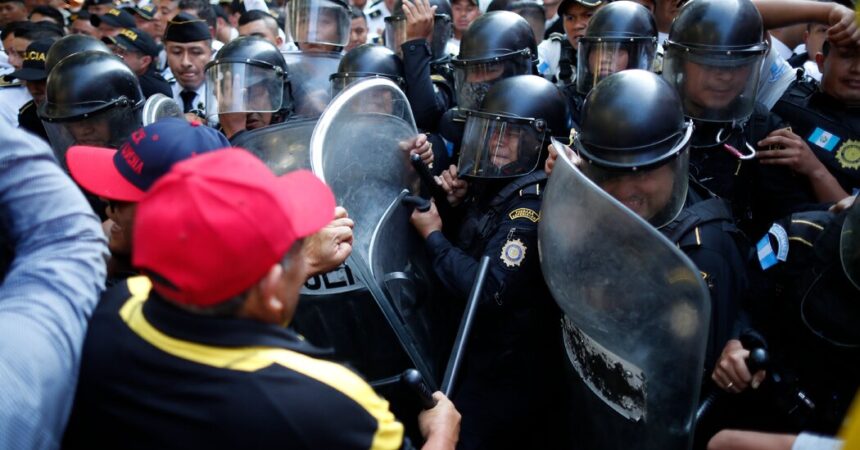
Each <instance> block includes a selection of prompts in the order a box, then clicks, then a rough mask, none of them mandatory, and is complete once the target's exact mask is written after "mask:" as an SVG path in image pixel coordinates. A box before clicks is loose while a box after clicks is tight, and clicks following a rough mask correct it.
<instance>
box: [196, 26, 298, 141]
mask: <svg viewBox="0 0 860 450" xmlns="http://www.w3.org/2000/svg"><path fill="white" fill-rule="evenodd" d="M205 71H206V93H207V95H208V98H207V99H206V102H205V104H206V117H207V118H212V117H215V116H217V117H218V123H220V125H221V128H222V130H223V131H224V134H225V135H226V136H227V137H228V138H229V139H233V137H234V136H236V135H237V134H238V133H240V132H241V131H243V130H253V129H256V128H262V127H265V126H268V125H271V124H273V123H278V122H282V121H284V120H285V119H286V118H287V117H288V116H289V115H290V112H291V110H290V108H291V107H292V100H291V97H290V88H289V77H288V74H287V63H286V62H285V61H284V57H283V56H282V55H281V52H280V51H278V48H277V47H275V45H274V44H272V43H271V42H269V41H267V40H265V39H263V38H260V37H256V36H242V37H239V38H236V39H234V40H232V41H230V42H229V43H228V44H227V45H225V46H224V47H223V48H221V50H219V51H218V54H217V55H216V56H215V59H214V60H212V61H211V62H209V63H208V64H206V69H205Z"/></svg>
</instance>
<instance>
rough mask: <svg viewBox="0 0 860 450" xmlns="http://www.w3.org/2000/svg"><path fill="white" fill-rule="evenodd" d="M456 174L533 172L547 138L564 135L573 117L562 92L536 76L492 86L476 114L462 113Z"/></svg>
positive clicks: (499, 175) (491, 175) (481, 175)
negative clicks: (464, 125)
mask: <svg viewBox="0 0 860 450" xmlns="http://www.w3.org/2000/svg"><path fill="white" fill-rule="evenodd" d="M465 113H466V127H465V130H464V132H463V141H462V144H461V150H460V161H459V163H458V167H459V168H460V176H464V177H472V178H508V177H516V176H520V175H525V174H527V173H530V172H532V171H534V170H535V169H536V168H537V167H538V165H539V164H540V163H541V161H542V160H543V159H544V156H545V155H544V152H543V149H544V148H546V146H547V144H548V143H549V141H550V137H551V136H559V137H567V135H568V133H569V132H570V127H571V115H570V110H569V109H568V105H567V100H566V99H565V97H564V94H562V93H561V91H560V90H559V89H558V87H556V86H555V85H554V84H552V83H551V82H549V81H547V80H546V79H544V78H541V77H538V76H535V75H520V76H514V77H510V78H505V79H504V80H501V81H499V82H498V83H496V84H494V85H493V86H492V87H491V88H490V90H489V91H487V95H486V96H485V97H484V99H483V101H482V102H481V107H480V109H478V110H465Z"/></svg>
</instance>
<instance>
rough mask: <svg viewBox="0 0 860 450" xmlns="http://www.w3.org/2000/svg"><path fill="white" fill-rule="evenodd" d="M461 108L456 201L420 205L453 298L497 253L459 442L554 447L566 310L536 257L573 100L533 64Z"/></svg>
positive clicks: (421, 222) (470, 358) (470, 359)
mask: <svg viewBox="0 0 860 450" xmlns="http://www.w3.org/2000/svg"><path fill="white" fill-rule="evenodd" d="M491 14H496V13H490V14H488V15H486V16H484V17H487V16H489V15H491ZM479 20H480V19H479ZM526 26H527V25H526ZM473 28H474V25H473ZM470 30H471V29H470ZM528 30H529V35H530V34H531V28H528ZM464 113H465V115H466V125H465V133H464V136H463V147H462V148H463V152H462V153H461V154H460V159H459V164H458V167H455V166H452V167H451V168H450V169H449V171H448V172H446V173H445V174H444V175H443V177H442V180H443V183H442V184H443V187H444V188H445V189H446V191H447V192H448V194H449V195H448V200H449V202H451V203H452V204H455V205H457V206H456V207H455V208H454V212H452V214H451V215H449V216H446V217H444V219H443V218H441V217H440V216H439V214H438V212H437V210H436V208H435V206H433V207H432V208H431V209H430V211H429V212H426V213H421V212H418V211H415V212H414V213H413V215H412V223H413V225H415V227H416V229H417V230H418V232H419V234H420V235H421V236H423V237H424V239H425V240H426V248H427V250H428V251H429V252H430V255H431V258H432V260H433V263H434V264H433V265H434V270H435V272H436V274H437V275H438V276H439V278H440V280H441V281H442V283H443V284H444V285H445V287H446V288H448V290H449V291H451V293H452V294H453V295H454V297H455V298H459V299H465V298H466V296H467V294H468V293H469V290H470V288H471V286H472V282H473V280H474V279H475V276H476V274H477V271H478V259H480V258H481V256H483V255H486V256H489V257H490V267H489V271H488V273H487V281H486V283H485V285H484V286H483V291H482V295H481V297H480V300H479V303H478V307H477V312H476V316H475V325H474V328H473V330H472V334H471V337H470V342H469V347H468V350H467V354H466V356H465V359H464V363H463V364H464V367H463V374H462V376H461V379H462V385H461V386H460V388H459V389H458V390H456V391H455V394H454V398H455V399H456V400H455V401H456V402H457V407H458V408H459V409H460V411H462V412H463V417H464V418H466V420H464V421H463V424H462V434H461V445H462V447H461V448H479V447H480V448H536V447H540V448H546V445H549V444H548V443H544V442H538V441H541V440H542V439H550V435H551V433H548V431H549V430H554V429H553V427H551V426H547V421H550V420H552V418H553V417H555V416H556V414H554V410H552V408H548V404H547V401H548V400H549V398H550V395H551V394H554V393H556V392H555V387H556V384H555V383H556V380H555V378H554V377H555V376H557V375H558V370H557V368H556V367H554V364H556V363H558V362H559V361H560V356H559V355H555V354H553V355H548V353H551V352H552V349H553V348H554V345H553V342H554V339H553V337H554V336H553V335H552V331H553V330H555V328H554V327H553V326H552V325H553V324H555V323H557V320H558V315H557V310H556V309H555V306H554V304H553V303H552V300H551V298H550V297H549V294H548V292H547V291H546V287H545V285H544V284H543V282H542V278H541V275H540V267H539V262H538V255H537V225H538V222H539V221H540V206H541V192H542V191H543V186H544V185H545V182H546V176H545V175H544V173H543V172H542V171H537V170H536V168H537V167H538V166H539V165H540V163H541V161H542V160H543V159H544V158H545V155H544V153H543V152H542V149H543V148H544V147H545V146H546V144H547V143H548V142H549V139H550V136H566V135H567V133H568V131H569V126H570V125H569V112H568V108H567V102H566V101H565V99H564V96H563V95H562V94H561V92H560V91H559V90H558V88H557V87H555V86H554V85H553V84H552V83H550V82H549V81H547V80H545V79H543V78H540V77H537V76H533V75H524V76H515V77H510V78H506V79H504V80H501V81H498V82H497V83H495V84H494V85H493V86H492V87H491V88H489V91H488V92H487V93H486V96H484V98H483V100H482V102H481V104H480V107H479V108H478V109H474V110H465V111H464ZM466 180H468V181H466ZM457 216H459V217H462V220H461V221H459V222H457ZM443 220H445V221H446V222H449V224H448V225H446V230H447V229H449V228H447V227H449V226H450V224H451V223H457V224H458V225H457V226H456V227H453V228H450V229H452V230H457V232H456V236H453V235H451V236H446V235H445V234H443V233H442V231H441V230H442V221H443ZM551 410H552V411H553V413H550V411H551ZM538 422H540V425H538ZM535 427H539V429H540V430H541V431H540V432H536V428H535ZM554 431H557V430H554Z"/></svg>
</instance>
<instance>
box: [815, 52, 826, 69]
mask: <svg viewBox="0 0 860 450" xmlns="http://www.w3.org/2000/svg"><path fill="white" fill-rule="evenodd" d="M824 58H825V56H824V53H821V52H818V53H816V54H815V64H817V65H818V71H819V72H821V73H824Z"/></svg>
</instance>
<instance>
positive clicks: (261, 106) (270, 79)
mask: <svg viewBox="0 0 860 450" xmlns="http://www.w3.org/2000/svg"><path fill="white" fill-rule="evenodd" d="M206 96H207V99H206V117H213V116H217V115H218V114H224V113H250V112H277V111H279V110H280V109H281V108H282V107H283V106H284V105H283V103H284V76H283V72H281V71H279V70H276V69H274V68H272V67H264V66H258V65H253V64H246V63H217V64H213V65H211V66H209V67H207V68H206Z"/></svg>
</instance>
